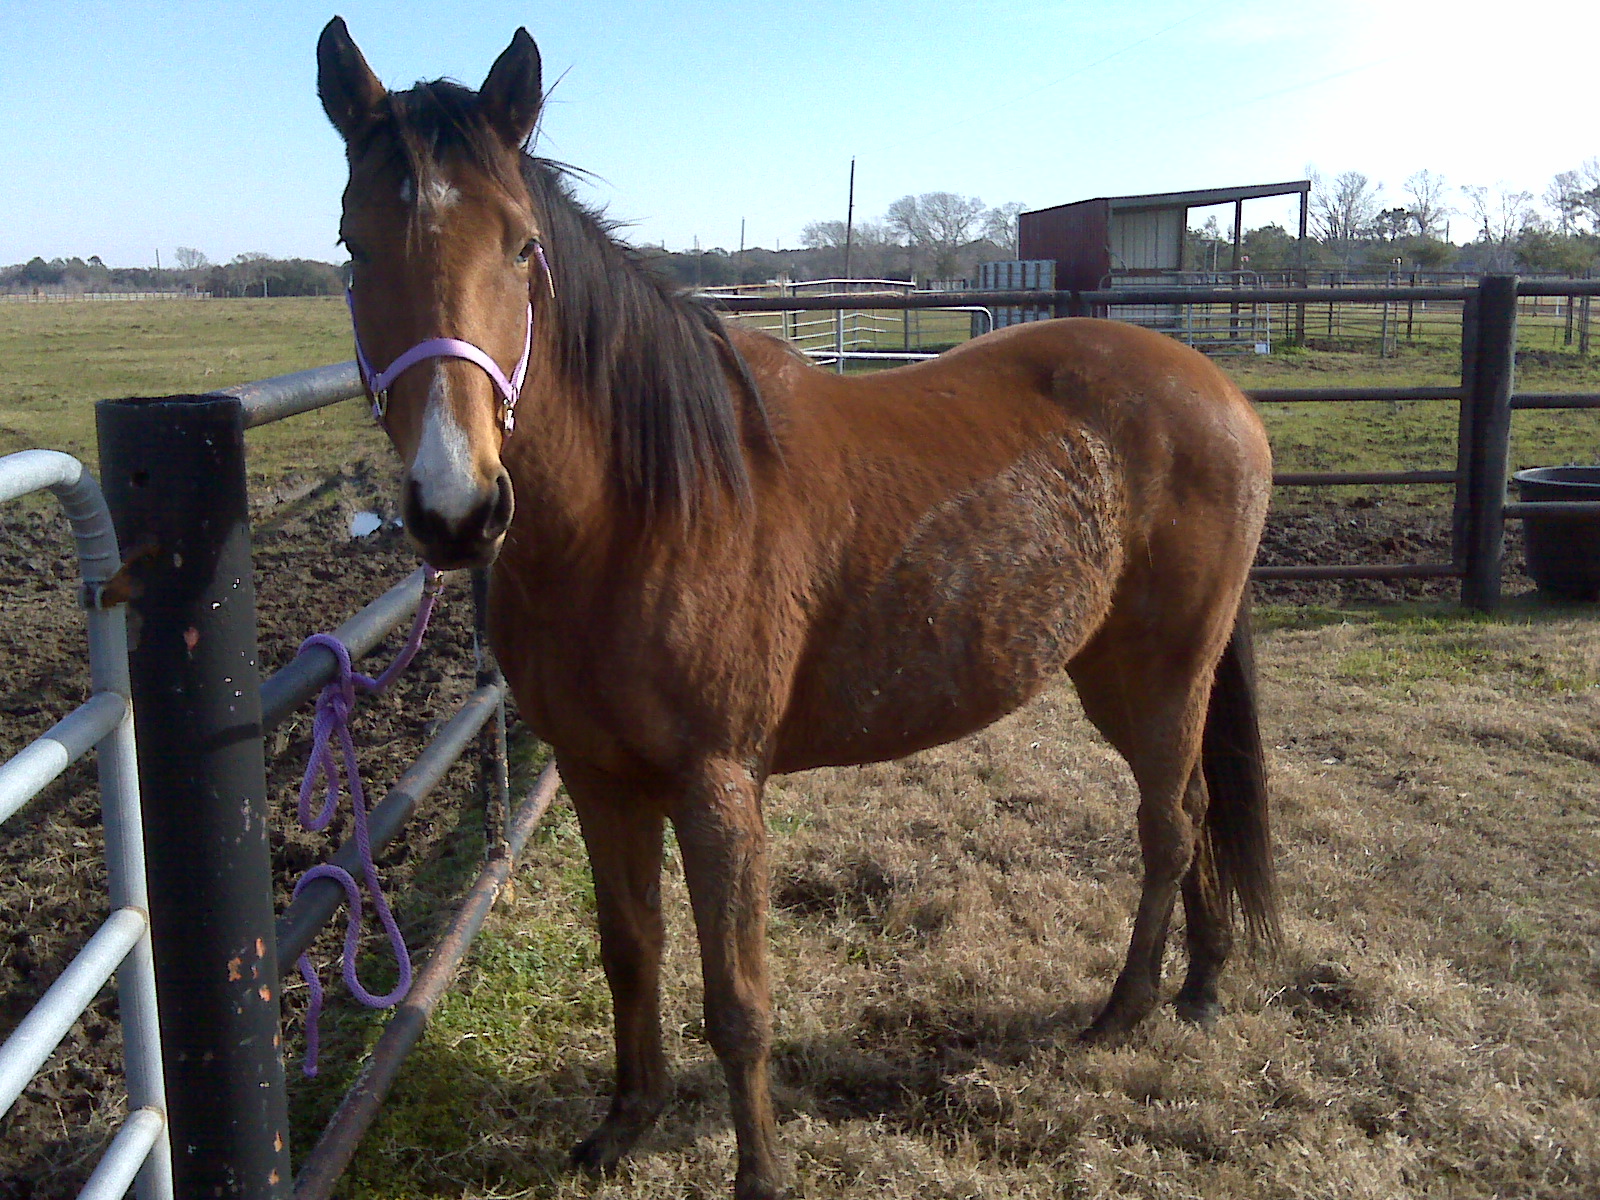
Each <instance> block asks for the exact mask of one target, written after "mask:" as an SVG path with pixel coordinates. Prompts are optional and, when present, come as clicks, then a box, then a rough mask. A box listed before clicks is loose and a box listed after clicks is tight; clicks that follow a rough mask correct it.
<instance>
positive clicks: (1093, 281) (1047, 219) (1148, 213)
mask: <svg viewBox="0 0 1600 1200" xmlns="http://www.w3.org/2000/svg"><path fill="white" fill-rule="evenodd" d="M1295 193H1299V196H1300V241H1301V242H1302V244H1303V243H1304V242H1305V237H1306V211H1307V204H1308V201H1309V198H1310V194H1311V183H1310V181H1309V180H1305V179H1298V180H1293V181H1291V182H1288V183H1262V184H1256V185H1255V186H1253V187H1231V188H1209V189H1205V190H1202V191H1194V192H1157V193H1155V194H1153V195H1148V196H1101V197H1098V198H1097V199H1094V200H1080V201H1078V202H1077V203H1076V204H1060V205H1057V206H1056V207H1055V208H1041V209H1036V210H1034V211H1033V212H1025V213H1023V214H1022V216H1021V217H1020V218H1019V222H1018V236H1019V241H1020V243H1021V245H1020V247H1019V255H1018V257H1019V258H1022V259H1041V258H1042V259H1051V260H1053V261H1054V262H1055V264H1056V272H1055V286H1056V287H1058V288H1071V289H1073V290H1079V289H1093V288H1099V287H1106V286H1110V285H1111V284H1112V283H1113V282H1114V281H1116V280H1118V279H1123V278H1129V277H1133V278H1137V279H1138V280H1139V281H1140V282H1143V283H1147V284H1148V283H1153V282H1158V281H1160V278H1159V277H1161V276H1167V275H1176V274H1177V273H1178V272H1180V271H1183V270H1185V269H1192V268H1193V266H1194V264H1188V263H1185V262H1184V261H1183V243H1184V232H1185V231H1186V230H1187V229H1188V226H1189V210H1190V209H1191V208H1206V207H1209V206H1211V205H1214V204H1230V203H1231V204H1232V205H1233V206H1234V208H1233V270H1238V269H1239V265H1240V264H1239V241H1240V238H1241V237H1242V235H1243V232H1244V202H1245V201H1246V200H1255V199H1259V198H1260V197H1263V196H1288V195H1293V194H1295ZM1172 282H1174V283H1176V282H1178V281H1177V280H1176V279H1173V280H1172Z"/></svg>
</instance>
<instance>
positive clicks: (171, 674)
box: [96, 396, 290, 1200]
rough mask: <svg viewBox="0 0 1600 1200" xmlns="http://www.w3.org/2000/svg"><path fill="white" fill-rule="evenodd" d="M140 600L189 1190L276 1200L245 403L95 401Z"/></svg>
mask: <svg viewBox="0 0 1600 1200" xmlns="http://www.w3.org/2000/svg"><path fill="white" fill-rule="evenodd" d="M96 417H97V422H98V426H99V435H100V469H101V480H102V484H103V486H104V489H105V494H106V499H107V501H108V502H109V504H110V507H111V513H112V517H113V519H114V521H115V523H116V527H117V536H118V538H119V539H120V540H121V544H122V546H123V547H124V554H125V558H126V559H127V560H128V561H129V562H130V564H132V570H133V571H134V572H135V581H136V586H135V588H134V594H133V599H132V601H131V604H130V608H131V611H132V614H133V629H134V631H135V632H134V639H133V640H134V649H133V653H132V656H131V663H130V666H131V669H132V685H133V708H134V722H135V728H136V730H137V732H138V739H139V784H140V788H141V789H142V793H143V801H144V820H145V838H146V855H147V861H148V872H149V880H150V909H151V927H152V933H153V937H154V942H155V961H156V977H157V980H158V983H159V986H160V989H161V1041H162V1051H163V1056H164V1059H165V1068H166V1075H167V1102H168V1106H169V1107H168V1112H169V1117H170V1121H171V1132H172V1160H173V1161H172V1165H173V1175H174V1178H175V1182H176V1187H177V1194H178V1195H179V1196H181V1197H185V1198H189V1197H213V1196H223V1197H237V1198H248V1200H280V1198H281V1197H284V1196H287V1195H288V1191H289V1183H290V1174H289V1125H288V1112H287V1104H286V1098H285V1093H284V1078H283V1057H282V1053H281V1047H280V1042H279V1028H278V1020H279V1003H278V965H277V947H276V944H275V941H274V938H273V917H272V871H271V862H270V858H269V854H268V845H267V819H266V818H267V807H266V774H265V770H264V766H263V754H262V746H261V698H260V677H259V671H258V668H257V662H258V658H257V653H256V609H255V587H254V584H253V581H252V578H251V570H250V526H249V509H248V504H247V501H246V494H245V471H244V418H243V414H242V410H241V407H240V404H239V401H238V400H237V399H233V398H217V397H186V396H175V397H167V398H164V399H159V400H106V401H102V402H101V403H100V404H99V405H98V406H97V413H96Z"/></svg>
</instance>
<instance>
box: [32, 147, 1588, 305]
mask: <svg viewBox="0 0 1600 1200" xmlns="http://www.w3.org/2000/svg"><path fill="white" fill-rule="evenodd" d="M1308 175H1309V177H1310V179H1311V194H1310V199H1309V214H1308V215H1309V229H1308V234H1309V237H1308V240H1307V245H1306V246H1305V248H1304V251H1303V253H1304V265H1306V266H1308V267H1313V268H1323V269H1340V270H1354V271H1370V270H1385V269H1394V268H1395V267H1396V266H1398V267H1399V269H1401V270H1418V271H1436V270H1457V271H1464V272H1479V271H1506V270H1521V271H1530V272H1547V273H1553V274H1573V275H1581V274H1584V273H1585V272H1589V271H1595V270H1597V269H1600V158H1591V159H1589V160H1587V161H1586V162H1584V163H1582V164H1581V165H1580V166H1577V167H1575V168H1573V169H1572V170H1570V171H1561V172H1559V173H1557V174H1556V175H1555V176H1554V177H1553V178H1552V179H1551V181H1550V184H1549V186H1548V187H1547V188H1546V189H1545V191H1544V193H1543V195H1542V197H1540V198H1539V199H1535V197H1534V195H1533V193H1532V192H1528V191H1518V190H1513V189H1511V188H1508V187H1506V186H1505V185H1503V184H1502V185H1496V186H1494V187H1487V186H1481V185H1475V184H1465V185H1461V186H1452V185H1451V184H1450V183H1449V181H1448V180H1446V179H1445V178H1444V176H1442V175H1439V174H1436V173H1435V172H1432V171H1427V170H1422V171H1417V172H1415V173H1414V174H1412V175H1410V176H1409V177H1407V179H1406V180H1405V182H1404V184H1403V185H1402V187H1401V189H1400V195H1399V196H1392V195H1387V194H1386V193H1385V190H1384V187H1383V185H1382V184H1381V183H1376V182H1374V181H1373V180H1372V179H1371V178H1369V177H1368V176H1367V175H1365V174H1363V173H1362V172H1360V171H1353V170H1352V171H1343V172H1341V173H1339V174H1338V175H1336V176H1333V177H1332V178H1328V177H1325V176H1323V175H1322V174H1321V173H1320V172H1318V171H1316V170H1314V169H1312V170H1308ZM1023 209H1024V205H1023V204H1021V203H1020V202H1017V201H1012V202H1009V203H1006V204H1000V205H997V206H994V207H989V206H987V205H985V204H984V203H983V201H982V200H980V199H979V198H978V197H976V196H963V195H960V194H958V193H955V192H924V193H922V194H921V195H915V196H912V195H907V196H902V197H901V198H900V199H898V200H896V201H895V202H894V203H893V204H891V205H889V207H888V208H887V209H886V210H885V212H884V213H883V215H882V217H880V218H879V219H877V220H863V221H857V222H854V223H853V225H851V226H849V227H848V228H847V226H846V223H845V222H844V221H838V220H826V221H812V222H810V223H809V224H807V225H806V226H805V227H804V228H803V229H802V230H801V235H800V242H801V244H800V245H799V246H798V247H795V248H793V249H790V250H782V249H766V248H762V247H753V248H750V249H746V250H740V251H736V252H730V251H728V250H726V249H724V248H722V247H720V246H719V247H715V248H712V249H708V250H700V249H695V250H692V251H691V250H678V251H672V250H668V249H666V248H665V246H644V247H640V248H639V249H638V251H637V253H638V255H639V257H640V258H641V259H642V260H644V261H645V262H646V263H647V264H648V265H650V266H652V267H654V268H655V269H656V270H658V271H660V272H661V273H662V274H664V275H666V276H667V277H668V278H670V279H672V280H674V281H676V282H677V283H679V284H681V285H683V286H685V287H696V288H714V287H727V286H730V285H734V284H740V283H745V284H753V283H765V282H766V281H768V280H770V279H775V278H779V277H787V278H789V279H792V280H797V281H798V280H810V279H837V278H842V277H844V276H845V275H847V274H848V275H849V276H850V277H852V278H856V279H862V278H877V279H917V280H920V281H922V282H924V283H926V282H929V281H941V280H951V279H959V278H970V277H972V276H974V275H976V274H977V268H978V265H979V264H981V263H985V262H994V261H997V260H1004V259H1013V258H1016V257H1017V253H1018V245H1017V218H1018V216H1019V215H1020V214H1021V213H1022V211H1023ZM1457 230H1462V231H1465V233H1466V236H1465V238H1464V240H1462V241H1461V242H1460V243H1459V244H1458V243H1457V241H1456V238H1455V236H1454V235H1455V233H1456V231H1457ZM1240 248H1241V251H1242V255H1243V258H1244V259H1245V261H1244V262H1243V263H1242V264H1241V265H1244V266H1246V267H1248V268H1249V269H1251V270H1277V269H1287V268H1291V267H1296V266H1299V265H1301V262H1302V259H1301V255H1302V248H1301V246H1300V245H1299V242H1298V239H1297V237H1296V236H1295V234H1293V233H1291V232H1290V231H1289V230H1287V229H1285V228H1284V227H1283V226H1282V225H1279V224H1268V225H1262V226H1258V227H1256V228H1254V229H1250V230H1248V231H1246V232H1245V233H1244V234H1243V236H1242V238H1241V247H1240ZM1232 253H1233V248H1232V242H1231V240H1230V239H1229V238H1228V237H1227V236H1226V233H1225V231H1224V230H1223V229H1221V228H1220V226H1219V225H1218V222H1217V219H1216V218H1215V217H1214V216H1213V217H1210V218H1208V219H1207V220H1206V221H1205V223H1204V224H1202V225H1199V226H1197V227H1193V228H1190V229H1189V230H1188V233H1187V242H1186V246H1185V252H1184V266H1185V268H1186V269H1188V270H1198V271H1205V270H1227V269H1229V268H1230V267H1231V266H1232ZM173 263H174V265H173V266H172V267H168V268H147V267H107V266H106V265H105V264H104V263H103V262H102V261H101V260H100V258H99V257H98V256H90V257H89V258H88V259H87V260H85V259H81V258H68V259H63V258H56V259H51V260H50V261H48V262H46V261H45V260H44V259H42V258H33V259H31V260H29V261H28V262H26V263H21V264H18V265H15V266H10V267H0V291H8V292H18V291H29V290H52V291H91V292H93V291H182V290H186V289H187V290H192V291H197V292H210V293H211V294H212V295H213V296H262V295H267V296H325V295H337V294H338V293H339V292H340V291H341V290H343V288H344V286H345V281H346V279H347V278H348V271H349V265H348V264H338V265H336V264H333V263H325V262H318V261H315V260H312V259H303V258H293V259H280V258H273V257H271V256H270V255H267V254H263V253H250V254H240V255H236V256H235V257H234V258H233V259H232V260H230V261H229V262H227V263H222V264H216V263H212V262H211V261H210V260H209V259H208V258H207V257H206V255H205V254H204V253H202V252H201V251H199V250H196V249H193V248H192V247H188V246H180V247H178V248H177V250H176V252H175V253H174V255H173Z"/></svg>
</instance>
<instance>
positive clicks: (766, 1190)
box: [733, 1171, 792, 1200]
mask: <svg viewBox="0 0 1600 1200" xmlns="http://www.w3.org/2000/svg"><path fill="white" fill-rule="evenodd" d="M790 1195H792V1193H791V1192H790V1191H789V1189H788V1188H787V1187H785V1186H784V1185H783V1184H782V1183H781V1182H780V1181H779V1180H778V1179H777V1178H776V1177H775V1176H773V1175H770V1174H757V1173H756V1172H753V1171H752V1172H749V1173H746V1172H744V1171H741V1172H739V1176H738V1178H737V1179H735V1180H734V1181H733V1200H786V1197H788V1196H790Z"/></svg>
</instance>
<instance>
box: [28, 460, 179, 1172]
mask: <svg viewBox="0 0 1600 1200" xmlns="http://www.w3.org/2000/svg"><path fill="white" fill-rule="evenodd" d="M44 490H49V491H51V492H53V493H55V495H56V498H57V499H58V500H59V501H60V502H61V507H62V509H63V510H64V511H65V513H66V515H67V519H68V520H69V521H70V522H71V523H72V533H73V537H74V539H75V540H76V542H77V544H78V567H79V575H80V577H81V579H82V581H83V582H82V587H81V589H80V591H79V603H80V605H81V607H82V608H83V610H84V615H85V618H86V623H87V626H88V641H89V678H90V684H91V687H92V689H93V694H92V695H91V696H90V697H89V699H88V700H87V701H85V702H84V703H83V704H81V705H79V706H78V707H77V708H75V709H73V710H72V712H70V713H68V714H67V715H66V716H64V717H63V718H61V720H59V721H57V722H56V723H55V724H54V725H53V726H51V728H50V729H48V730H47V731H45V732H44V733H42V734H41V735H40V736H38V737H37V738H35V739H34V740H33V741H32V742H30V743H29V744H28V745H27V746H25V747H23V749H22V750H20V751H18V752H17V753H16V754H15V755H13V756H12V757H11V758H10V759H8V760H7V761H5V762H4V763H0V821H4V820H5V819H6V818H8V817H10V816H11V815H12V814H13V813H15V812H17V811H18V810H19V809H20V808H21V807H22V806H23V805H24V804H26V803H28V802H29V801H30V800H32V799H34V798H35V797H36V796H38V795H39V793H40V792H42V791H43V790H44V789H45V787H47V786H48V785H49V784H50V783H51V782H52V781H53V780H55V779H56V778H58V777H59V776H60V775H61V773H62V772H63V771H65V770H66V769H67V767H68V766H70V765H71V764H72V763H73V762H75V761H77V760H78V759H79V758H81V757H83V755H85V754H86V753H88V751H89V750H90V749H91V748H92V749H94V750H95V752H96V759H97V763H98V767H99V772H100V811H101V821H102V824H103V825H104V828H105V858H106V883H107V890H108V892H109V897H108V899H109V908H110V915H109V916H108V917H107V918H106V919H105V920H104V921H103V922H102V923H101V925H100V927H99V928H98V929H97V930H96V931H95V933H94V934H93V935H92V936H91V937H90V938H89V941H88V943H87V944H86V945H85V946H84V947H83V949H82V950H80V951H79V952H78V954H77V955H76V956H75V957H74V958H73V960H72V961H71V962H70V963H69V964H68V965H67V967H66V969H65V970H63V971H62V972H61V974H60V975H59V976H57V977H56V980H55V982H53V983H52V984H51V985H50V987H49V989H48V990H47V991H46V992H45V994H44V995H43V996H42V997H40V999H39V1002H38V1003H37V1004H36V1005H34V1007H33V1008H32V1010H31V1011H29V1013H28V1014H27V1015H26V1016H25V1017H23V1019H22V1021H21V1022H20V1023H19V1024H18V1025H17V1027H16V1028H15V1029H14V1030H12V1031H11V1035H10V1036H9V1037H7V1038H6V1041H5V1045H4V1046H0V1117H3V1115H4V1114H5V1113H6V1112H8V1111H9V1110H10V1108H11V1105H12V1104H13V1103H15V1102H16V1099H17V1097H18V1096H20V1095H21V1094H22V1091H23V1089H24V1088H25V1087H27V1085H28V1084H29V1083H30V1082H31V1081H32V1080H33V1078H34V1077H35V1075H36V1074H37V1073H38V1072H39V1070H40V1069H41V1068H42V1067H43V1066H44V1065H45V1063H46V1062H47V1061H48V1059H49V1058H50V1055H51V1054H52V1053H53V1052H54V1051H55V1049H56V1047H57V1046H58V1045H60V1044H61V1041H62V1040H63V1039H64V1038H65V1037H66V1036H67V1034H68V1032H69V1031H70V1030H71V1028H72V1026H73V1024H74V1022H76V1021H77V1020H78V1018H79V1017H80V1016H81V1015H82V1014H83V1013H84V1012H85V1011H86V1010H87V1009H88V1008H89V1007H90V1005H92V1004H93V1003H94V1001H95V997H96V996H97V995H98V994H99V992H100V989H101V988H102V987H104V986H105V984H106V982H107V981H108V980H109V979H110V978H111V976H112V974H113V973H115V974H116V975H117V983H118V1001H119V1009H120V1015H121V1020H122V1041H123V1062H124V1075H125V1077H126V1082H127V1092H128V1115H127V1118H126V1119H125V1120H124V1121H123V1122H122V1125H121V1126H120V1128H119V1129H118V1130H117V1133H116V1136H115V1137H113V1138H112V1140H111V1144H110V1146H108V1147H107V1149H106V1152H105V1154H104V1155H103V1156H102V1157H101V1159H100V1161H99V1163H98V1164H97V1165H96V1166H95V1169H94V1172H93V1173H92V1174H91V1175H90V1176H89V1179H88V1181H87V1182H86V1183H85V1185H84V1187H83V1190H82V1191H81V1192H80V1193H79V1197H80V1200H121V1197H122V1195H123V1194H124V1193H125V1192H126V1191H127V1190H128V1186H129V1185H130V1184H131V1183H133V1182H134V1180H135V1178H137V1180H138V1188H139V1200H172V1195H173V1191H172V1160H171V1150H170V1144H169V1139H168V1124H167V1105H166V1099H165V1097H164V1095H163V1091H162V1070H161V1036H160V1032H159V1022H158V1020H157V1007H158V1006H157V994H156V977H155V971H154V967H153V963H152V958H151V938H150V902H149V897H148V896H147V894H146V890H145V863H144V837H143V832H142V821H141V818H140V803H139V773H138V768H137V763H136V761H135V757H134V730H133V710H132V707H131V705H130V702H129V687H128V631H127V623H126V617H127V613H126V610H125V609H124V608H123V606H122V605H121V603H119V602H118V600H117V597H116V594H115V590H116V589H115V583H114V581H115V580H116V578H117V576H118V573H119V572H120V570H121V568H122V557H121V555H120V554H119V553H118V550H117V539H116V534H115V533H114V532H113V531H112V524H111V514H110V513H109V512H108V511H107V509H106V504H105V500H104V499H103V498H102V496H101V493H100V488H99V485H98V484H96V482H95V479H94V476H92V475H90V474H89V473H88V472H87V471H86V470H84V468H83V464H82V463H80V462H79V461H78V460H77V459H75V458H73V457H72V456H71V455H67V454H61V453H58V452H56V451H54V450H24V451H22V452H21V453H18V454H8V455H6V456H5V457H4V458H0V502H3V501H9V500H16V499H19V498H20V497H22V496H25V495H28V494H29V493H32V492H37V491H44Z"/></svg>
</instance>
